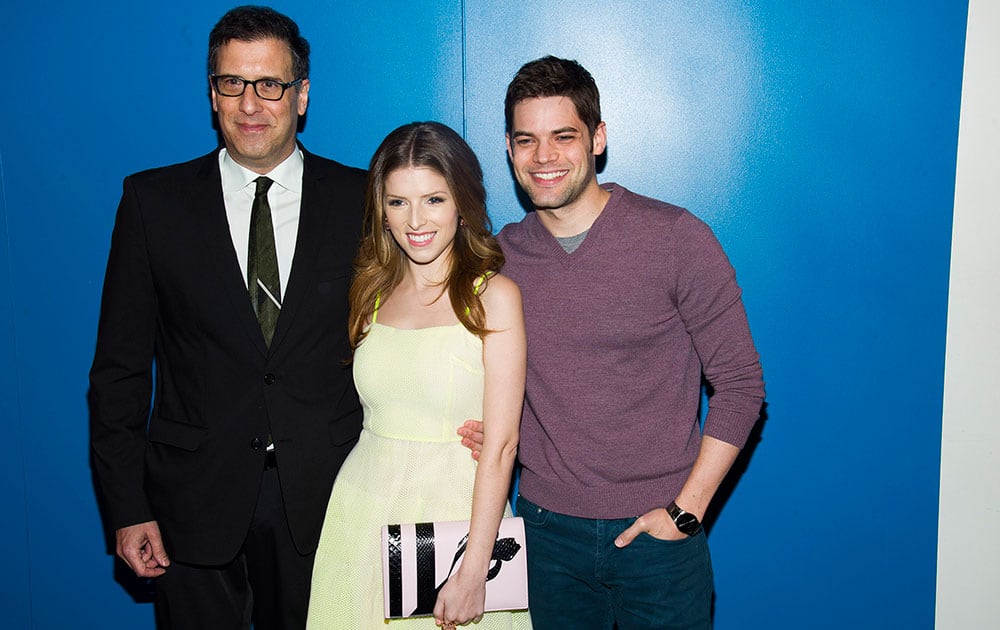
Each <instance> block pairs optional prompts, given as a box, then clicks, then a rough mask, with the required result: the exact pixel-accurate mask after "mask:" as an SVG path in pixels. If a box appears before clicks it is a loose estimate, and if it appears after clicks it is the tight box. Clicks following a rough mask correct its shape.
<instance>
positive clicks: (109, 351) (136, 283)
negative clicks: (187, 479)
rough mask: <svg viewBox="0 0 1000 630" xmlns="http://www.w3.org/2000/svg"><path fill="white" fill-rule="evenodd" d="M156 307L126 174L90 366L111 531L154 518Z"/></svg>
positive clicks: (137, 207) (99, 476) (102, 492)
mask: <svg viewBox="0 0 1000 630" xmlns="http://www.w3.org/2000/svg"><path fill="white" fill-rule="evenodd" d="M156 312H157V308H156V291H155V287H154V284H153V275H152V270H151V267H150V259H149V252H148V249H147V246H146V236H145V230H144V226H143V220H142V203H141V200H140V196H139V194H138V193H137V191H136V189H135V182H134V181H133V178H131V177H130V178H126V180H125V182H124V185H123V192H122V199H121V203H120V204H119V206H118V214H117V217H116V219H115V227H114V232H113V234H112V237H111V252H110V254H109V256H108V266H107V271H106V274H105V278H104V293H103V296H102V299H101V314H100V322H99V325H98V331H97V348H96V351H95V353H94V363H93V366H92V367H91V370H90V393H89V401H90V449H91V466H92V469H93V473H94V477H95V480H96V486H97V490H98V494H99V496H100V499H101V502H102V507H103V508H104V511H105V525H106V527H107V528H108V529H109V530H110V531H111V532H113V531H114V530H116V529H119V528H121V527H124V526H126V525H133V524H135V523H141V522H144V521H149V520H153V515H152V511H151V509H150V506H149V502H148V501H147V500H146V496H145V492H144V490H143V467H144V464H143V461H144V451H145V444H146V424H147V421H148V418H149V410H150V400H151V397H152V387H153V372H152V370H153V352H154V347H155V337H156Z"/></svg>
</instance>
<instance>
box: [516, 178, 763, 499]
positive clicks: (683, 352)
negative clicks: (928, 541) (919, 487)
mask: <svg viewBox="0 0 1000 630" xmlns="http://www.w3.org/2000/svg"><path fill="white" fill-rule="evenodd" d="M604 188H606V189H607V190H609V191H610V192H611V198H610V199H609V201H608V203H607V205H606V206H605V208H604V210H603V211H602V212H601V214H600V216H599V217H598V218H597V220H596V221H595V222H594V224H593V226H592V227H591V228H590V231H589V232H588V234H587V236H586V238H585V239H584V241H583V243H582V244H581V245H580V247H579V248H578V249H577V250H576V251H575V252H573V253H572V254H567V253H566V252H565V251H564V250H563V249H562V248H561V247H560V246H559V244H558V243H557V241H556V239H555V238H554V237H553V236H552V235H551V234H550V233H549V232H548V230H546V229H545V227H544V226H542V224H541V223H540V222H539V220H538V217H537V215H536V214H535V213H530V214H528V216H526V217H525V218H524V220H522V221H521V222H520V223H516V224H511V225H508V226H507V227H505V228H504V229H503V230H502V231H501V232H500V235H499V239H500V244H501V246H502V247H503V250H504V253H505V255H506V257H507V264H506V266H505V267H504V269H503V272H504V273H505V274H506V275H508V276H510V277H511V278H513V279H514V280H515V281H516V282H517V283H518V284H519V285H520V287H521V293H522V296H523V299H524V316H525V323H526V325H527V331H528V376H527V384H526V389H525V405H524V413H523V417H522V421H521V443H520V452H519V458H520V461H521V463H522V464H523V467H524V468H523V470H522V475H521V482H520V492H521V493H522V494H523V495H524V496H525V497H526V498H527V499H528V500H530V501H532V502H534V503H536V504H538V505H540V506H543V507H545V508H547V509H550V510H553V511H556V512H560V513H563V514H570V515H573V516H581V517H586V518H624V517H628V516H636V515H639V514H642V513H644V512H646V511H648V510H650V509H652V508H655V507H665V506H666V505H667V504H668V503H670V501H672V500H673V499H674V498H675V497H676V496H677V494H678V493H679V492H680V489H681V486H683V484H684V481H685V480H686V479H687V477H688V474H689V473H690V472H691V467H692V465H693V464H694V460H695V457H696V456H697V455H698V448H699V445H700V443H701V429H700V427H699V423H698V404H699V401H700V398H701V396H700V383H701V376H702V373H703V372H704V375H705V377H706V379H707V380H708V381H709V382H710V383H711V384H712V386H713V388H714V390H715V393H714V395H713V396H712V398H711V400H710V404H709V410H708V416H707V418H706V420H705V426H704V433H705V435H710V436H712V437H715V438H718V439H720V440H723V441H725V442H729V443H731V444H734V445H736V446H739V447H742V446H743V444H744V443H745V442H746V439H747V436H748V434H749V433H750V429H751V428H752V427H753V425H754V423H755V422H756V421H757V417H758V414H759V412H760V407H761V402H762V400H763V397H764V384H763V381H762V380H761V368H760V361H759V358H758V355H757V351H756V349H755V348H754V344H753V340H752V339H751V337H750V329H749V327H748V325H747V319H746V313H745V311H744V308H743V302H742V300H741V297H740V295H741V291H740V288H739V286H737V284H736V277H735V273H734V271H733V268H732V266H731V265H730V264H729V260H728V258H727V257H726V255H725V253H724V252H723V251H722V247H721V246H720V245H719V242H718V241H717V240H716V238H715V236H714V235H713V234H712V232H711V230H710V229H709V228H708V226H707V225H705V224H704V223H703V222H702V221H700V220H699V219H697V218H696V217H695V216H694V215H692V214H691V213H690V212H688V211H686V210H684V209H683V208H679V207H677V206H673V205H670V204H666V203H663V202H660V201H656V200H655V199H649V198H647V197H642V196H640V195H636V194H634V193H632V192H629V191H628V190H626V189H625V188H623V187H621V186H618V185H615V184H608V185H605V186H604Z"/></svg>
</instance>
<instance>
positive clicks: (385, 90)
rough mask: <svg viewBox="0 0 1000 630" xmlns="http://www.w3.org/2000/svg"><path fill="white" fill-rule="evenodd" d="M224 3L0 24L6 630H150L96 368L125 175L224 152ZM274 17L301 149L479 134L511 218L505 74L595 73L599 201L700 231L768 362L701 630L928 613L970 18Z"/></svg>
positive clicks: (497, 205)
mask: <svg viewBox="0 0 1000 630" xmlns="http://www.w3.org/2000/svg"><path fill="white" fill-rule="evenodd" d="M230 6H232V3H222V2H218V1H215V0H210V1H208V2H195V1H194V0H179V1H178V2H173V3H169V4H166V5H144V4H142V3H126V2H112V3H105V4H104V5H102V6H98V7H94V6H89V5H88V6H86V7H83V6H80V7H77V6H76V5H73V4H72V3H60V2H51V1H42V2H36V3H22V4H20V5H18V6H17V7H16V8H14V9H9V8H5V9H4V12H3V18H2V19H0V54H2V55H3V58H5V59H8V60H18V59H27V60H26V61H24V62H18V63H14V64H13V66H14V67H15V68H19V70H17V72H15V75H17V76H22V75H23V76H24V77H25V80H28V79H30V84H27V85H24V86H21V87H20V88H19V89H21V90H23V92H21V95H20V96H19V97H16V98H10V97H8V98H6V99H5V100H4V102H3V104H2V106H0V107H2V111H3V113H4V114H5V120H6V121H7V122H8V124H5V125H2V126H0V192H2V197H0V209H2V211H3V216H2V217H0V218H2V219H3V221H4V222H3V227H4V231H3V232H2V233H0V414H2V420H0V427H2V429H3V430H4V432H5V443H6V444H7V445H8V450H7V454H6V455H5V457H4V459H3V464H2V467H0V475H2V484H0V490H2V491H3V492H4V498H5V506H6V509H5V510H4V511H3V516H2V517H0V538H2V539H3V550H4V558H5V560H6V565H5V567H6V570H5V571H4V573H3V575H2V576H0V594H2V595H0V597H2V600H0V602H2V604H3V606H4V610H5V618H4V619H5V625H9V626H10V627H15V628H21V627H34V628H63V627H67V626H69V625H74V623H75V625H77V626H78V627H84V628H90V627H95V628H96V627H100V628H142V627H152V618H151V611H150V607H149V606H146V605H136V604H134V603H133V600H132V598H131V597H130V595H129V594H128V593H127V592H126V591H125V590H124V589H123V588H122V587H120V586H119V585H118V584H116V583H115V580H114V576H113V570H112V567H113V563H112V560H111V559H110V558H109V557H108V556H106V555H105V554H104V550H103V546H102V534H101V530H100V523H99V519H98V514H97V508H96V504H95V499H94V496H93V492H92V488H91V484H90V472H89V468H88V464H87V417H86V404H85V394H86V388H87V382H86V373H87V369H88V368H89V363H90V360H91V356H92V352H93V343H94V335H95V332H96V323H97V309H98V303H99V296H100V286H101V282H102V277H103V267H104V262H105V258H106V256H107V247H108V242H109V238H110V230H111V225H112V221H113V217H114V209H115V206H116V204H117V201H118V197H119V195H120V190H121V188H120V186H121V179H122V178H123V177H124V176H125V175H127V174H128V173H130V172H133V171H136V170H139V169H143V168H148V167H152V166H157V165H161V164H167V163H172V162H176V161H180V160H183V159H188V158H190V157H194V156H196V155H200V154H202V153H204V152H206V151H208V150H209V149H210V148H211V147H212V146H214V144H215V142H216V136H215V132H214V131H213V128H212V113H211V109H210V106H209V100H208V90H207V85H206V82H205V75H206V68H205V59H204V57H205V47H206V40H207V35H208V30H209V29H210V28H211V25H212V24H213V23H214V22H215V20H216V19H218V17H219V16H220V15H221V14H222V13H223V12H224V11H225V10H226V9H228V8H229V7H230ZM275 6H276V8H278V9H279V10H282V11H285V12H287V13H289V14H290V15H291V16H292V17H294V18H295V19H297V20H298V21H299V23H300V24H301V25H302V26H303V28H304V34H305V35H306V37H308V38H309V39H310V41H311V42H312V44H313V50H314V51H313V72H312V90H311V99H310V111H309V115H308V120H307V122H306V126H305V130H304V133H303V134H302V140H303V142H304V143H305V144H306V146H308V147H309V148H310V149H311V150H312V151H315V152H317V153H320V154H323V155H327V156H330V157H333V158H334V159H339V160H341V161H343V162H346V163H348V164H351V165H355V166H364V165H366V163H367V161H368V159H369V157H370V155H371V153H372V151H373V150H374V148H375V146H376V145H377V143H378V142H379V141H380V140H381V138H382V137H383V136H384V135H385V133H386V132H388V131H389V130H390V129H392V128H393V127H395V126H397V125H399V124H401V123H404V122H408V121H411V120H418V119H438V120H441V121H443V122H445V123H447V124H450V125H452V126H453V127H455V128H457V129H460V130H461V129H463V128H464V129H466V133H467V137H468V139H469V141H470V143H471V144H472V145H473V147H474V148H475V149H476V150H477V153H478V154H479V155H480V157H481V159H482V162H483V165H484V168H485V171H486V177H487V187H488V190H489V195H490V209H491V214H492V216H493V218H494V223H495V225H496V226H497V227H498V228H499V227H500V226H502V225H503V224H505V223H507V222H510V221H514V220H518V219H520V218H521V216H523V212H524V210H523V209H522V208H521V207H519V205H518V204H517V200H516V198H515V185H514V182H513V179H512V178H511V175H510V171H509V168H508V166H507V162H506V158H505V154H504V148H503V115H502V100H503V92H504V89H505V87H506V84H507V82H508V80H509V79H510V78H511V76H512V75H513V73H514V72H515V71H516V70H517V68H518V67H519V66H520V65H521V64H522V63H524V62H525V61H528V60H530V59H533V58H536V57H538V56H541V55H543V54H547V53H553V54H557V55H562V56H567V57H572V58H576V59H579V60H580V61H581V62H582V63H583V64H584V65H585V66H587V67H588V68H589V69H590V70H591V71H592V72H593V74H594V75H595V77H596V79H597V81H598V85H599V86H600V87H601V90H602V93H603V105H604V117H605V119H606V120H607V123H608V137H609V149H608V159H607V165H606V168H605V169H604V172H603V173H602V174H601V179H602V181H618V182H619V183H622V184H624V185H626V186H628V187H630V188H631V189H633V190H635V191H636V192H639V193H643V194H647V195H651V196H654V197H658V198H661V199H665V200H667V201H671V202H674V203H678V204H680V205H684V206H686V207H688V208H689V209H691V210H692V211H693V212H694V213H695V214H697V215H698V216H700V217H702V218H703V219H705V220H706V221H707V222H708V223H709V224H710V225H711V226H712V227H713V228H714V229H715V231H716V233H717V234H718V236H719V238H720V240H721V241H722V243H723V245H724V246H725V247H726V250H727V251H728V252H729V254H730V257H731V258H732V260H733V263H734V265H735V266H736V269H737V273H738V278H739V280H740V282H741V284H742V286H743V287H744V291H745V294H744V297H745V300H746V303H747V307H748V310H749V314H750V318H751V326H752V328H753V330H754V334H755V337H756V339H757V341H758V345H759V348H760V351H761V355H762V358H763V363H764V369H765V378H766V379H767V382H768V408H767V415H768V419H767V422H766V423H765V425H764V427H763V430H762V432H761V434H760V440H759V443H756V445H755V448H751V449H750V450H749V451H748V458H747V459H748V461H746V462H744V464H745V466H746V471H745V473H744V474H742V475H741V476H740V475H737V476H736V477H735V479H736V480H737V481H738V484H737V485H736V487H735V489H733V490H732V493H731V495H729V496H728V500H727V501H726V503H725V507H724V509H723V510H722V511H721V513H720V514H719V515H718V517H717V519H716V520H715V523H714V527H713V529H712V532H711V538H710V540H711V544H712V549H713V554H714V558H715V563H716V571H717V576H716V582H717V587H718V594H717V604H716V621H717V625H716V627H718V628H720V629H721V630H725V629H733V628H740V629H743V628H757V627H761V628H763V627H768V628H802V627H810V628H827V627H829V628H833V627H839V626H840V625H842V624H843V622H844V621H845V620H848V619H849V620H850V621H851V623H852V625H854V626H855V627H859V628H881V627H900V628H929V627H931V626H932V625H933V597H934V579H935V545H936V522H937V510H936V505H937V486H938V483H937V482H938V461H939V442H940V433H941V432H940V412H941V390H942V374H943V348H944V325H945V306H946V295H947V275H946V273H947V268H948V255H949V234H950V225H951V208H952V195H953V182H954V167H955V147H956V142H957V123H958V106H959V97H960V89H961V71H962V53H963V43H964V34H965V19H966V4H965V3H961V2H960V3H953V2H946V1H944V0H934V1H931V2H927V3H922V4H919V3H918V4H916V5H915V4H912V3H903V2H900V1H898V0H896V1H888V0H887V1H885V2H880V3H865V2H848V3H841V4H836V5H817V4H815V3H788V2H774V1H766V0H755V1H753V2H736V1H735V0H729V1H727V0H714V1H708V2H700V3H689V2H680V1H677V0H664V1H660V2H657V1H652V0H634V1H624V0H622V1H618V2H597V1H594V0H586V1H577V2H570V1H567V0H552V1H551V2H548V3H544V4H542V5H539V4H538V3H526V2H525V3H508V2H497V1H496V0H492V1H484V0H465V1H464V2H461V1H460V0H439V1H435V2H425V3H414V2H406V1H400V0H395V1H391V2H373V3H312V2H306V1H305V0H296V1H287V2H279V3H277V4H276V5H275ZM148 77H152V80H150V79H148ZM138 85H144V86H145V85H152V86H154V87H153V88H139V87H137V86H138ZM12 121H13V122H12ZM22 454H23V457H22ZM53 602H59V603H60V606H58V607H56V606H54V605H52V603H53ZM67 610H68V611H73V618H72V621H70V622H68V621H67V617H66V613H65V612H63V611H67Z"/></svg>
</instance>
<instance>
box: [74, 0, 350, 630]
mask: <svg viewBox="0 0 1000 630" xmlns="http://www.w3.org/2000/svg"><path fill="white" fill-rule="evenodd" d="M209 72H210V74H211V76H210V81H209V82H210V87H211V99H212V108H213V109H214V110H215V112H216V113H217V114H218V124H219V129H220V130H221V134H222V138H223V141H224V142H223V144H224V146H223V147H222V148H221V149H218V150H215V151H213V152H212V153H210V154H208V155H206V156H204V157H201V158H198V159H195V160H193V161H190V162H186V163H183V164H177V165H174V166H168V167H164V168H158V169H153V170H150V171H145V172H142V173H138V174H135V175H132V176H129V177H128V178H126V179H125V182H124V192H123V195H122V200H121V203H120V205H119V208H118V215H117V219H116V222H115V229H114V234H113V236H112V244H111V253H110V256H109V259H108V267H107V275H106V277H105V283H104V294H103V300H102V305H101V317H100V326H99V330H98V339H97V349H96V353H95V357H94V363H93V367H92V369H91V372H90V383H91V389H90V401H91V454H92V466H93V470H94V474H95V478H96V481H97V488H98V492H99V494H100V497H101V500H102V505H103V507H104V513H105V517H106V525H107V526H108V528H109V530H110V531H113V532H114V533H115V538H116V545H117V549H116V551H117V553H118V555H119V556H120V557H121V558H122V559H123V560H124V561H125V562H126V563H127V564H128V566H129V567H130V568H131V569H132V570H133V571H134V572H135V574H136V575H138V576H140V577H144V578H156V586H157V597H156V617H157V623H158V625H159V626H160V627H170V628H213V629H225V628H247V627H249V624H250V622H251V619H252V621H253V623H254V625H255V627H256V628H257V629H258V630H261V629H267V628H300V627H303V626H304V621H305V613H306V610H307V604H308V597H309V578H310V572H311V568H312V561H313V555H314V552H315V549H316V544H317V540H318V538H319V532H320V527H321V524H322V520H323V515H324V511H325V508H326V502H327V499H328V497H329V493H330V488H331V486H332V484H333V480H334V476H335V475H336V472H337V470H338V469H339V467H340V464H341V462H342V461H343V460H344V458H345V457H346V456H347V454H348V452H349V451H350V449H351V447H352V446H353V445H354V442H355V441H356V439H357V436H358V434H359V432H360V430H361V410H360V405H359V402H358V398H357V394H356V392H355V390H354V386H353V382H352V379H351V373H350V368H349V367H346V366H345V365H344V363H343V360H344V359H345V358H347V357H349V355H350V350H349V347H348V344H347V338H346V321H347V308H348V307H347V289H348V286H349V283H350V279H351V260H352V258H353V256H354V254H355V252H356V248H357V239H358V235H359V232H360V224H361V216H362V206H363V197H364V183H365V173H364V172H363V171H361V170H358V169H353V168H349V167H346V166H343V165H341V164H338V163H336V162H332V161H330V160H326V159H324V158H321V157H318V156H315V155H312V154H311V153H309V152H308V151H306V150H305V149H304V148H302V147H301V146H299V145H298V144H297V142H296V133H297V129H298V125H299V118H300V117H301V116H303V115H304V114H305V112H306V107H307V105H308V103H309V45H308V43H307V42H306V40H305V39H304V38H302V37H301V36H300V35H299V29H298V26H297V25H296V24H295V23H294V22H293V21H292V20H291V19H289V18H288V17H286V16H284V15H281V14H280V13H277V12H275V11H273V10H271V9H267V8H262V7H239V8H236V9H233V10H232V11H230V12H229V13H227V14H226V15H225V16H223V17H222V19H221V20H220V21H219V23H218V24H216V26H215V28H214V29H213V30H212V33H211V35H210V38H209ZM157 89H158V88H157ZM263 175H266V176H267V180H268V181H265V182H257V179H258V177H259V176H263ZM251 223H254V224H255V225H253V226H251V225H250V224H251ZM262 225H263V226H264V229H263V230H261V226H262ZM270 225H273V230H272V229H268V228H269V227H270ZM272 231H273V239H272V240H268V236H267V235H268V234H270V233H271V232H272ZM262 235H264V236H262ZM262 238H263V240H261V239H262ZM272 241H273V242H272ZM248 250H250V251H249V252H248ZM275 266H276V267H277V269H275ZM154 365H155V375H154V370H153V366H154ZM154 385H155V392H154V391H153V389H154ZM151 402H152V409H151V410H150V406H151Z"/></svg>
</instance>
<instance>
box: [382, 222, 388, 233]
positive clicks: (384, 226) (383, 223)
mask: <svg viewBox="0 0 1000 630" xmlns="http://www.w3.org/2000/svg"><path fill="white" fill-rule="evenodd" d="M382 229H383V230H385V231H386V232H388V231H389V219H382Z"/></svg>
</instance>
